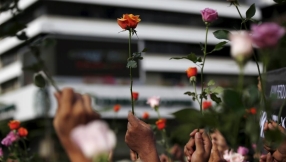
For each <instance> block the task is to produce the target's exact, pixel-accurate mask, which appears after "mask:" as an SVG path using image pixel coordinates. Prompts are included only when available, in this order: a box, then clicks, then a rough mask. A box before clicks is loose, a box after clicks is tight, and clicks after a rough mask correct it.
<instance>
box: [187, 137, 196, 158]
mask: <svg viewBox="0 0 286 162" xmlns="http://www.w3.org/2000/svg"><path fill="white" fill-rule="evenodd" d="M186 149H187V150H188V152H189V154H190V155H192V154H193V153H194V151H195V150H194V149H195V139H194V138H192V137H191V138H190V140H189V142H188V143H187V144H186Z"/></svg>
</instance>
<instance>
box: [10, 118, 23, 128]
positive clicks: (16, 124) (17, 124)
mask: <svg viewBox="0 0 286 162" xmlns="http://www.w3.org/2000/svg"><path fill="white" fill-rule="evenodd" d="M20 124H21V123H20V122H19V121H18V120H11V121H10V122H9V123H8V126H9V128H10V129H11V130H15V129H18V128H19V127H20Z"/></svg>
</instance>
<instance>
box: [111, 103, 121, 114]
mask: <svg viewBox="0 0 286 162" xmlns="http://www.w3.org/2000/svg"><path fill="white" fill-rule="evenodd" d="M120 108H121V106H120V105H119V104H116V105H114V106H113V111H114V112H118V111H119V110H120Z"/></svg>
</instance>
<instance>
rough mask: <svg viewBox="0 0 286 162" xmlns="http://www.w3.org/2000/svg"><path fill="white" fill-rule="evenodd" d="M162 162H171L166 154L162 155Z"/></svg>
mask: <svg viewBox="0 0 286 162" xmlns="http://www.w3.org/2000/svg"><path fill="white" fill-rule="evenodd" d="M160 162H170V160H169V157H168V156H167V155H165V154H161V155H160Z"/></svg>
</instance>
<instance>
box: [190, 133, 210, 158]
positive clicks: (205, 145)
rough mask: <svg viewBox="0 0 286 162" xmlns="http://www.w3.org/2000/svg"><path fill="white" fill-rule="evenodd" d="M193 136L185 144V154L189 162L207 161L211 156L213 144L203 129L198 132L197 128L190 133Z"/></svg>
mask: <svg viewBox="0 0 286 162" xmlns="http://www.w3.org/2000/svg"><path fill="white" fill-rule="evenodd" d="M190 136H191V138H190V140H189V142H188V143H187V144H186V145H185V149H184V152H185V156H187V159H188V161H189V162H207V161H208V160H209V158H210V153H211V148H212V144H211V141H210V139H209V137H208V135H207V134H206V132H205V131H204V130H203V129H201V130H200V131H199V132H197V129H196V130H194V131H193V132H192V133H191V134H190Z"/></svg>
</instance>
